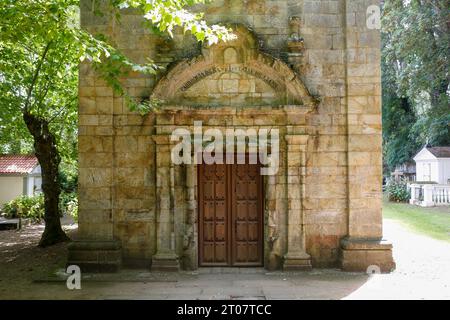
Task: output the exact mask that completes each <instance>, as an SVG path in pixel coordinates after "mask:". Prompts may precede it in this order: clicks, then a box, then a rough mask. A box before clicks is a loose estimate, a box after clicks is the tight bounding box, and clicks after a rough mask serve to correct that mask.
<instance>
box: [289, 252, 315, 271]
mask: <svg viewBox="0 0 450 320" xmlns="http://www.w3.org/2000/svg"><path fill="white" fill-rule="evenodd" d="M311 269H312V264H311V256H310V255H309V254H307V253H298V254H287V255H286V256H285V257H284V261H283V271H309V270H311Z"/></svg>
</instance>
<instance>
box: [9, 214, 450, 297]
mask: <svg viewBox="0 0 450 320" xmlns="http://www.w3.org/2000/svg"><path fill="white" fill-rule="evenodd" d="M65 228H66V229H67V230H68V234H69V235H70V236H72V237H74V236H75V235H76V225H67V224H66V226H65ZM42 231H43V226H41V225H34V226H29V227H26V228H25V229H24V230H23V231H0V299H172V300H178V299H187V300H194V299H203V300H208V299H237V300H238V299H261V300H263V299H450V273H449V270H450V242H445V241H439V240H435V239H431V238H429V237H426V236H423V235H419V234H416V233H413V232H411V231H409V230H407V229H405V228H404V227H403V226H401V225H400V224H398V223H397V222H394V221H392V220H385V236H386V238H387V239H389V240H391V241H392V242H393V243H394V255H395V259H396V262H397V270H396V271H395V272H393V273H392V274H388V275H377V276H372V277H369V276H367V275H365V274H361V273H360V274H357V273H345V272H342V271H340V270H321V269H315V270H313V271H311V272H300V273H282V272H273V273H269V272H266V271H265V270H263V269H202V270H200V271H199V272H191V273H189V272H184V273H180V274H176V275H174V274H155V273H151V272H149V271H147V270H123V271H122V272H120V273H118V274H104V275H83V279H82V289H81V290H74V291H70V290H68V289H67V288H66V284H65V281H61V280H59V281H55V279H57V278H56V277H55V270H58V269H59V270H63V269H62V268H63V267H64V265H65V261H66V252H67V251H66V250H67V244H59V245H56V246H53V247H50V248H45V249H43V248H39V247H37V244H38V241H39V237H40V234H41V233H42Z"/></svg>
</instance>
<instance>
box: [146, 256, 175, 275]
mask: <svg viewBox="0 0 450 320" xmlns="http://www.w3.org/2000/svg"><path fill="white" fill-rule="evenodd" d="M151 270H152V271H163V272H177V271H180V262H179V260H178V256H177V255H176V254H156V255H154V256H153V258H152V268H151Z"/></svg>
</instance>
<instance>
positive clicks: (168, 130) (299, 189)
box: [68, 0, 395, 271]
mask: <svg viewBox="0 0 450 320" xmlns="http://www.w3.org/2000/svg"><path fill="white" fill-rule="evenodd" d="M373 4H378V2H377V1H371V0H358V1H353V0H352V1H350V0H334V1H330V0H327V1H325V0H324V1H310V0H303V1H302V0H300V1H292V0H272V1H269V0H248V1H240V0H216V1H213V2H212V3H211V4H208V5H206V6H204V7H199V9H200V10H201V11H204V12H205V13H206V14H205V19H206V20H207V21H208V22H210V23H221V24H225V25H228V26H230V27H232V28H233V30H234V33H235V35H236V39H235V40H232V41H229V42H222V43H219V44H216V45H213V46H210V47H208V46H205V45H203V46H202V45H201V44H198V43H197V42H196V41H194V40H193V39H192V38H191V37H190V36H189V35H183V34H182V33H177V32H176V33H175V34H174V38H173V39H170V38H168V37H165V36H158V35H155V34H152V33H151V32H150V31H149V29H148V28H146V27H145V25H144V20H143V18H142V17H141V16H140V15H139V14H138V13H136V12H134V11H132V10H128V9H126V10H123V12H122V17H121V20H120V21H116V20H115V18H114V17H113V15H104V16H98V15H95V13H94V12H95V11H96V8H95V6H97V7H98V6H101V1H91V0H83V1H81V21H82V26H83V27H84V28H86V29H87V30H89V31H91V32H92V33H93V34H95V33H103V34H106V35H108V36H109V37H110V38H111V39H112V40H113V41H114V43H115V44H116V45H117V46H118V47H119V48H120V50H121V51H122V52H124V53H125V54H126V55H127V56H128V57H130V58H131V59H132V60H133V61H135V62H140V63H144V62H145V61H146V59H147V58H148V57H150V58H151V59H152V60H153V61H154V62H155V63H157V64H158V65H161V66H164V67H165V68H164V69H163V70H161V71H160V72H159V73H158V74H157V75H154V76H149V75H143V74H141V73H138V72H132V73H130V74H128V75H127V77H126V78H125V79H123V83H124V85H125V87H126V88H127V91H128V92H129V94H130V95H132V96H133V97H136V98H139V99H142V100H146V99H149V98H151V99H157V100H158V101H160V103H161V105H160V106H159V108H158V109H157V110H155V111H154V112H151V113H149V114H147V115H145V116H142V115H140V114H138V113H136V112H132V111H130V110H129V109H128V107H127V105H126V103H125V101H124V99H123V98H122V97H120V96H118V95H116V94H114V93H113V91H112V89H111V88H109V87H108V85H107V84H106V83H105V82H104V81H102V80H101V79H99V78H98V77H96V76H95V73H94V71H93V70H92V68H91V67H90V66H89V64H82V65H81V67H80V83H79V101H80V106H79V170H80V172H79V173H80V177H79V236H78V240H77V241H75V242H74V243H72V244H71V246H70V248H69V259H68V260H69V261H68V262H69V264H78V265H80V266H81V267H82V270H83V269H86V270H87V269H95V270H117V269H119V268H120V267H121V266H123V265H125V266H126V265H138V266H142V267H151V268H152V270H195V269H197V268H200V267H203V266H213V267H214V266H226V267H242V266H259V267H265V268H266V269H269V270H277V269H283V270H305V269H306V270H307V269H310V268H311V267H317V268H322V267H341V268H342V269H344V270H349V271H366V270H367V268H368V267H369V266H373V265H375V266H378V267H380V269H381V270H382V271H390V270H392V269H393V268H394V267H395V264H394V262H393V258H392V245H391V244H389V243H388V242H386V241H385V240H383V234H382V212H381V205H382V192H381V177H382V152H381V143H382V142H381V84H380V83H381V80H380V34H379V31H378V30H370V29H369V28H368V27H367V24H366V19H367V14H366V12H367V8H368V7H369V6H370V5H373ZM195 122H197V123H198V122H201V124H202V130H204V131H205V130H207V129H216V130H219V131H220V132H225V131H226V130H227V129H232V130H244V131H245V130H249V129H250V130H256V131H258V130H267V131H271V130H274V129H276V130H277V131H278V132H279V165H278V170H277V171H276V174H273V175H267V176H262V175H261V174H260V170H259V169H260V165H250V164H233V165H229V164H223V165H220V164H210V165H206V164H193V163H192V164H181V165H176V164H174V161H172V160H173V159H172V157H171V154H172V150H173V148H174V146H175V144H176V143H177V142H175V141H173V139H171V135H172V133H173V132H174V130H177V129H180V128H184V129H187V130H191V131H192V132H193V131H194V123H195ZM268 149H272V150H271V151H274V147H273V146H272V147H270V146H269V147H268ZM249 150H250V149H249ZM227 151H228V150H227ZM249 152H250V153H251V151H249ZM233 156H234V154H233Z"/></svg>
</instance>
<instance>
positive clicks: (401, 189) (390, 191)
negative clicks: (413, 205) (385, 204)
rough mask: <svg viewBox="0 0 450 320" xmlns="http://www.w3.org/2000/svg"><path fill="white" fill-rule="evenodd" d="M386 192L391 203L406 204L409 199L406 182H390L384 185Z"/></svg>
mask: <svg viewBox="0 0 450 320" xmlns="http://www.w3.org/2000/svg"><path fill="white" fill-rule="evenodd" d="M386 192H387V195H388V198H389V201H392V202H408V200H409V199H410V197H411V195H410V192H409V190H408V185H407V182H406V180H399V181H395V180H390V181H389V182H388V183H387V185H386Z"/></svg>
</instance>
